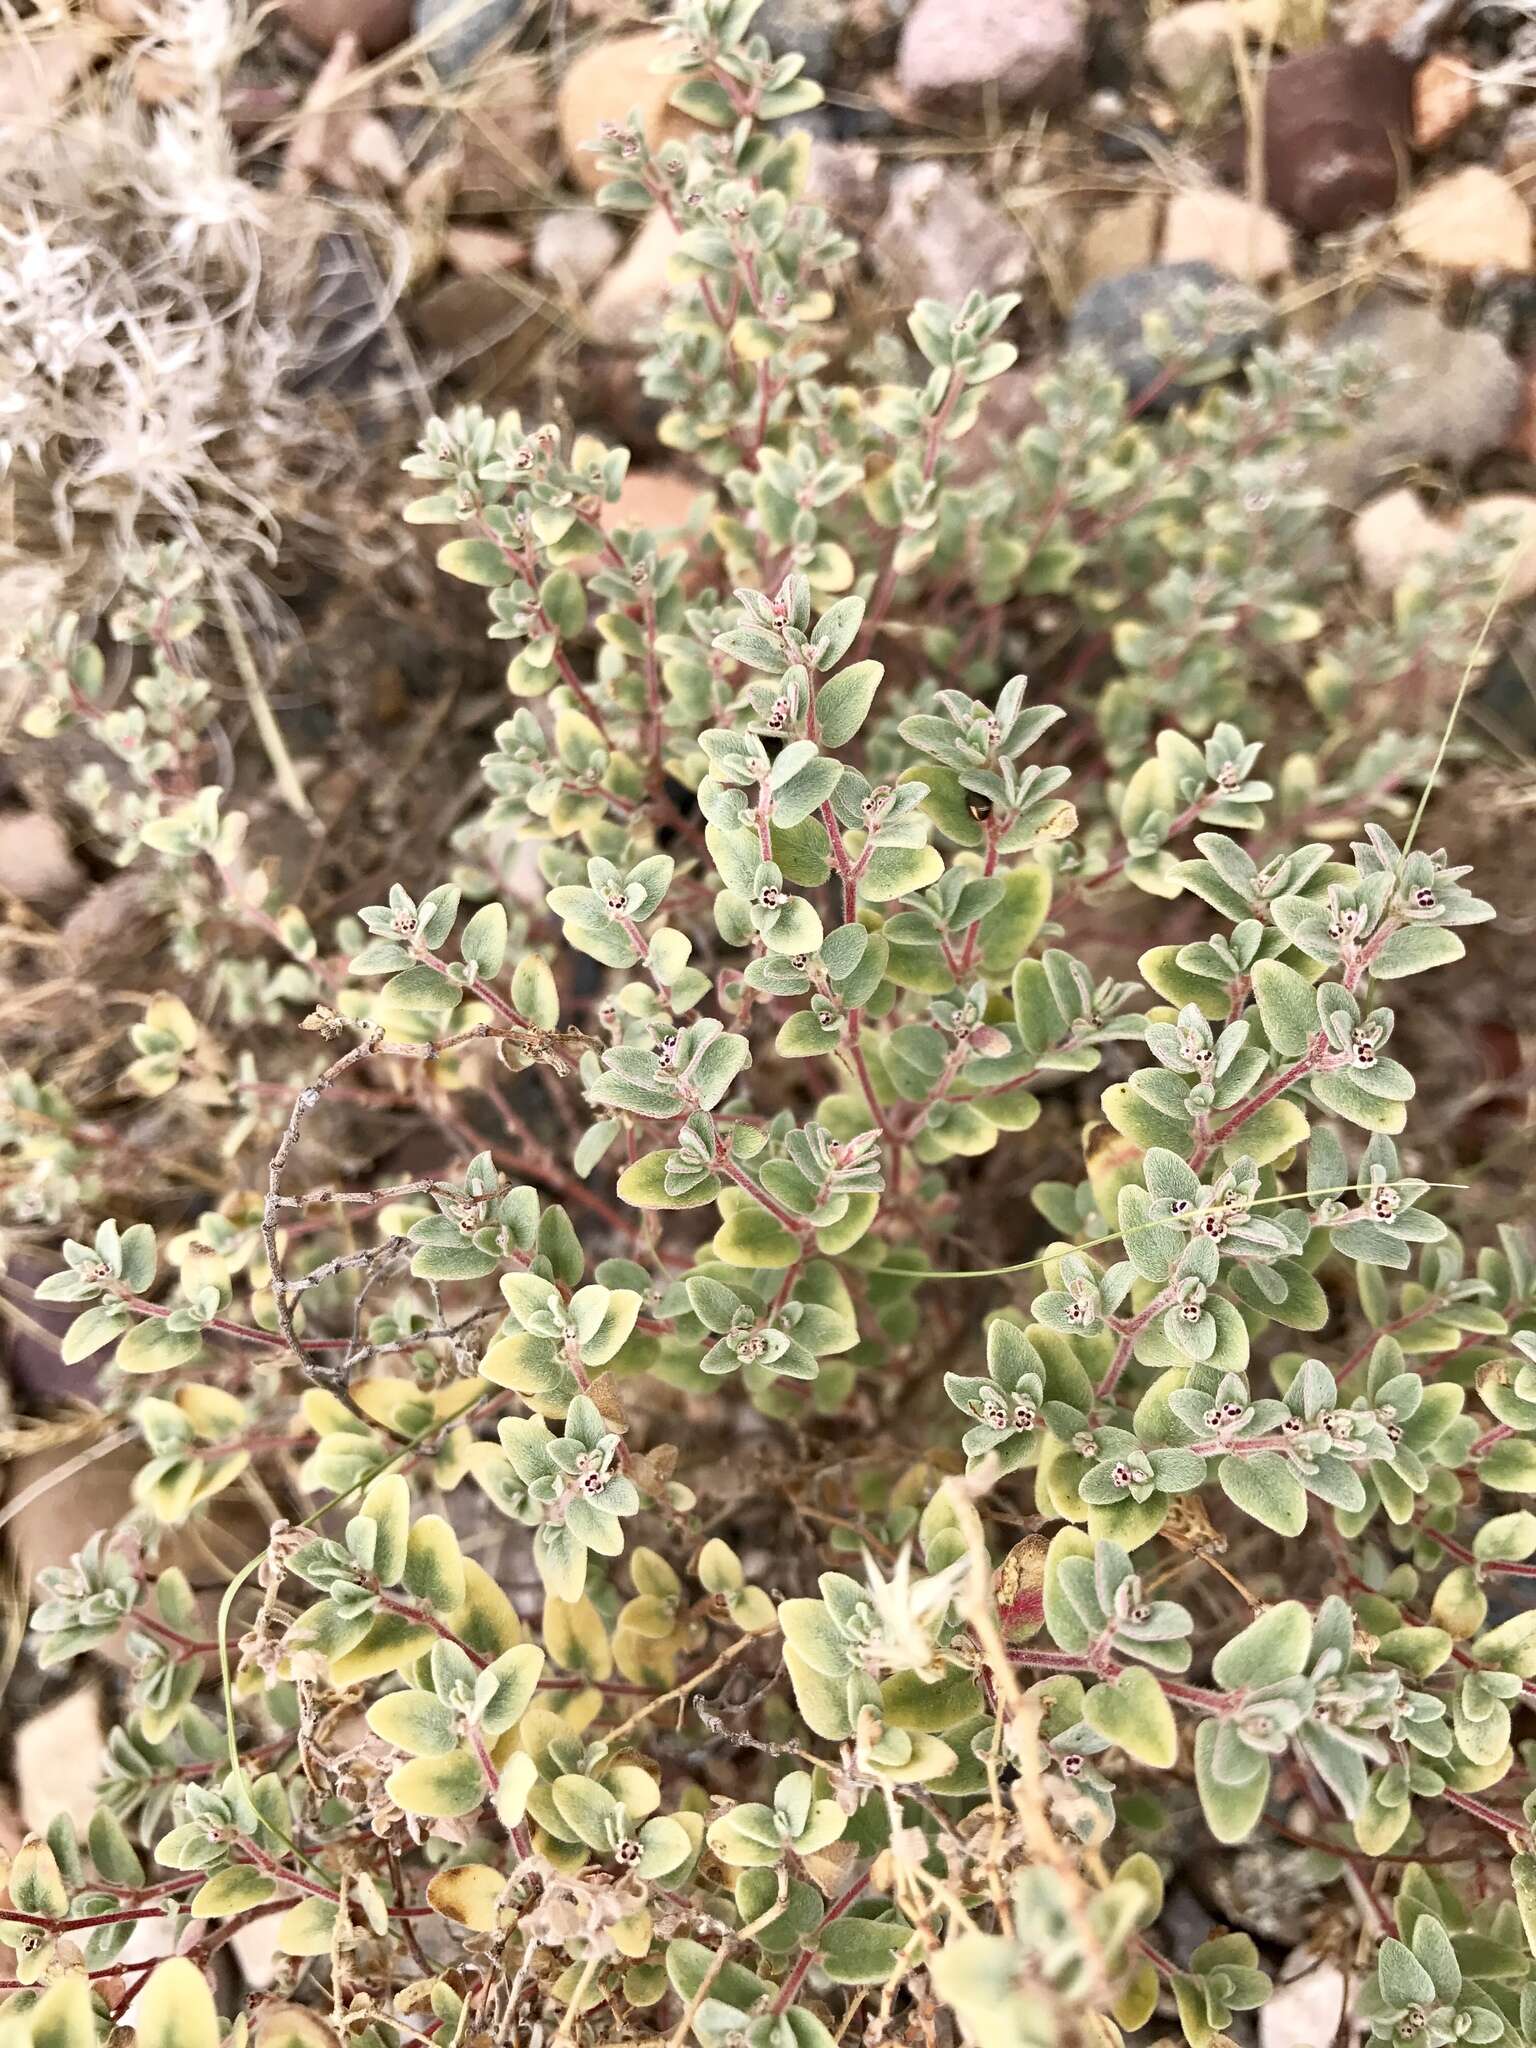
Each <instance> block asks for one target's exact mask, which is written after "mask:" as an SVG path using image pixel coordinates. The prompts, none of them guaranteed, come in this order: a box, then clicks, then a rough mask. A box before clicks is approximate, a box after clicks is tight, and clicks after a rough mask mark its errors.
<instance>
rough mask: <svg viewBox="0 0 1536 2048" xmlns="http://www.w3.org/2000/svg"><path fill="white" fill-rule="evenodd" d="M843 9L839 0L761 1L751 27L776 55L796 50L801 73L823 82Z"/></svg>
mask: <svg viewBox="0 0 1536 2048" xmlns="http://www.w3.org/2000/svg"><path fill="white" fill-rule="evenodd" d="M846 12H847V10H846V8H845V6H844V4H843V0H763V5H762V6H761V7H760V8H759V9H758V11H757V13H756V14H755V15H753V17H752V27H753V30H754V32H755V33H756V34H757V35H761V36H766V37H767V38H768V42H769V46H770V48H771V49H772V51H773V54H774V55H775V56H776V57H786V56H788V55H789V53H790V52H791V51H794V52H796V53H797V54H798V55H799V56H801V57H803V58H804V59H805V72H804V76H805V77H807V78H816V79H820V80H821V82H822V83H823V84H825V83H826V82H827V79H828V77H829V75H830V72H831V68H832V58H833V56H834V54H835V52H836V49H837V39H838V37H839V35H840V34H841V33H842V27H843V17H844V15H845V13H846Z"/></svg>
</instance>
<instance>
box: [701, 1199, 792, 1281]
mask: <svg viewBox="0 0 1536 2048" xmlns="http://www.w3.org/2000/svg"><path fill="white" fill-rule="evenodd" d="M710 1249H711V1251H712V1252H713V1254H714V1256H715V1257H716V1258H717V1259H719V1260H720V1261H721V1263H722V1264H724V1265H727V1266H766V1267H771V1268H779V1267H783V1266H792V1265H793V1264H794V1263H795V1261H796V1259H797V1258H799V1256H800V1240H799V1238H798V1237H796V1236H795V1235H794V1233H793V1232H792V1231H788V1230H786V1229H785V1228H784V1226H783V1224H782V1223H780V1222H779V1221H778V1220H777V1219H776V1218H775V1217H772V1216H770V1215H769V1214H768V1211H767V1210H766V1209H760V1208H759V1207H758V1206H757V1204H756V1203H755V1202H750V1203H744V1204H743V1206H742V1207H741V1208H739V1209H738V1210H737V1211H736V1213H735V1215H734V1216H732V1217H730V1218H728V1219H727V1221H726V1222H725V1223H724V1224H723V1225H722V1227H721V1228H720V1229H719V1230H718V1231H717V1232H716V1233H715V1241H714V1243H713V1245H712V1246H711V1247H710Z"/></svg>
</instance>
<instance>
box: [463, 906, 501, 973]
mask: <svg viewBox="0 0 1536 2048" xmlns="http://www.w3.org/2000/svg"><path fill="white" fill-rule="evenodd" d="M506 951H507V913H506V908H505V906H504V905H502V904H500V903H482V904H481V906H480V908H479V909H478V910H477V911H476V912H475V914H474V916H473V917H472V918H471V919H470V920H469V923H468V924H467V925H465V927H464V930H463V932H462V933H461V934H460V937H459V952H460V954H461V955H462V956H463V958H464V959H466V960H467V961H468V962H469V964H470V966H471V967H473V968H474V970H475V972H476V974H477V975H478V976H479V977H480V979H481V980H482V981H490V980H491V979H492V978H493V977H494V976H496V975H498V974H499V973H500V972H501V963H502V961H503V959H504V958H505V957H506Z"/></svg>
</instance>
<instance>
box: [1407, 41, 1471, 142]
mask: <svg viewBox="0 0 1536 2048" xmlns="http://www.w3.org/2000/svg"><path fill="white" fill-rule="evenodd" d="M1476 105H1477V81H1476V80H1475V79H1474V77H1473V75H1472V73H1471V71H1470V70H1469V69H1468V67H1467V66H1466V65H1465V64H1463V63H1462V62H1461V60H1460V58H1459V57H1451V56H1447V54H1446V53H1445V51H1444V50H1437V51H1436V52H1435V53H1434V55H1433V56H1432V57H1427V58H1426V59H1425V61H1424V62H1423V63H1422V64H1421V65H1420V66H1419V68H1418V70H1417V71H1416V72H1415V73H1414V75H1413V141H1414V147H1415V148H1416V149H1435V148H1437V147H1438V146H1439V145H1440V144H1441V143H1442V142H1444V141H1445V139H1446V137H1447V136H1448V135H1454V134H1455V132H1456V130H1457V129H1458V128H1459V127H1460V126H1461V124H1462V122H1463V121H1465V120H1466V118H1467V116H1468V115H1469V114H1470V113H1471V112H1472V110H1473V108H1474V107H1475V106H1476Z"/></svg>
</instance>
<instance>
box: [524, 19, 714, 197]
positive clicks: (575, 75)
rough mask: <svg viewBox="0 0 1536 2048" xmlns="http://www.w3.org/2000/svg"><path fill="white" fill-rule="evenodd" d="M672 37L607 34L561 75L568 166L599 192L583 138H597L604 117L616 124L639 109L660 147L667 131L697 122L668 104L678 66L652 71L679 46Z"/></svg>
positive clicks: (649, 136)
mask: <svg viewBox="0 0 1536 2048" xmlns="http://www.w3.org/2000/svg"><path fill="white" fill-rule="evenodd" d="M676 47H677V46H676V44H675V43H674V42H673V41H672V40H671V39H670V37H667V36H664V35H662V34H660V33H659V32H658V31H654V30H648V31H646V32H644V33H643V34H640V35H634V36H608V37H605V38H604V39H603V40H602V41H601V42H596V43H593V44H591V45H590V47H589V48H587V49H585V50H583V51H582V53H581V55H580V56H579V57H578V58H577V59H576V60H575V62H574V63H573V64H572V65H571V67H570V69H569V70H568V71H567V72H566V74H565V76H564V78H563V79H562V80H561V81H560V95H559V99H558V102H557V104H556V108H555V119H556V124H557V126H558V127H559V130H560V148H561V150H562V152H563V153H564V156H565V165H566V169H567V170H568V171H569V172H570V174H571V177H572V178H573V179H574V180H575V182H576V183H577V184H578V185H581V186H584V187H585V189H586V190H587V191H588V192H595V191H596V190H597V188H598V186H599V185H601V184H603V183H604V173H603V172H602V171H600V170H599V169H598V167H597V157H596V155H595V154H594V152H593V151H592V150H590V149H584V148H583V147H582V144H583V143H588V142H594V141H595V140H596V139H597V136H598V133H599V131H600V129H601V128H602V127H603V125H604V124H605V123H612V124H613V125H615V126H618V125H621V124H622V123H624V122H626V121H627V120H628V119H629V117H630V115H631V114H632V113H638V115H639V117H640V128H641V132H642V134H643V135H644V136H645V139H646V142H647V143H648V144H649V146H650V147H651V148H652V149H657V148H659V147H660V146H661V144H662V143H663V142H665V141H666V140H667V139H668V137H669V136H673V135H687V134H691V133H692V132H693V131H694V127H695V123H694V122H692V121H690V120H689V119H688V116H687V115H686V114H680V113H678V112H677V110H676V109H675V108H673V107H671V106H669V105H668V104H667V102H668V101H669V100H670V98H671V96H672V94H673V92H674V91H675V90H676V88H677V85H678V83H679V81H678V78H677V74H676V73H675V72H658V71H652V69H651V66H652V64H654V63H655V62H656V60H657V58H658V57H662V56H664V55H666V54H667V53H668V52H669V51H672V50H675V49H676Z"/></svg>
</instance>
